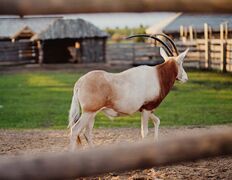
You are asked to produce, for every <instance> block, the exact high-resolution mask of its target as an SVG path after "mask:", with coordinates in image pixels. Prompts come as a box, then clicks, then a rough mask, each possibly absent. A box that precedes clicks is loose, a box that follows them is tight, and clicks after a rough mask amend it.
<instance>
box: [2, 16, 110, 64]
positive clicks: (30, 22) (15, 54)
mask: <svg viewBox="0 0 232 180" xmlns="http://www.w3.org/2000/svg"><path fill="white" fill-rule="evenodd" d="M106 38H107V33H105V32H103V31H101V30H100V29H99V28H97V27H96V26H94V25H93V24H91V23H89V22H86V21H84V20H82V19H63V18H62V17H25V18H22V19H21V18H0V62H3V61H18V62H21V61H22V60H23V57H24V54H25V53H26V56H27V60H30V62H40V63H66V62H78V63H89V62H104V61H105V44H106ZM3 41H4V42H3ZM21 45H22V46H26V47H27V48H23V51H22V49H21ZM5 49H7V51H4V50H5Z"/></svg>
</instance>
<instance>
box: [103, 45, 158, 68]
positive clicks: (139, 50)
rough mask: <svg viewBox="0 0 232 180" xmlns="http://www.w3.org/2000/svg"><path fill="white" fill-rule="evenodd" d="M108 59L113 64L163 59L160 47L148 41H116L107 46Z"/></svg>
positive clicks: (143, 62)
mask: <svg viewBox="0 0 232 180" xmlns="http://www.w3.org/2000/svg"><path fill="white" fill-rule="evenodd" d="M106 59H107V61H108V63H111V64H137V65H139V64H155V63H157V62H160V61H162V59H161V57H160V55H159V48H158V47H154V46H152V45H151V44H148V43H126V44H124V43H114V44H107V46H106Z"/></svg>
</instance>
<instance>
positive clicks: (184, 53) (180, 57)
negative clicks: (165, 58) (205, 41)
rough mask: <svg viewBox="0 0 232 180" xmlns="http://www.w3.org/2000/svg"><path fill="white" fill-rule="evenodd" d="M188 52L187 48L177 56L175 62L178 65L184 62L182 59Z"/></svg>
mask: <svg viewBox="0 0 232 180" xmlns="http://www.w3.org/2000/svg"><path fill="white" fill-rule="evenodd" d="M188 51H189V48H187V49H186V50H185V51H184V52H182V53H181V54H180V55H179V56H177V61H178V62H179V63H180V62H183V61H184V58H185V56H186V54H187V53H188Z"/></svg>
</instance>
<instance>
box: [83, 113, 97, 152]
mask: <svg viewBox="0 0 232 180" xmlns="http://www.w3.org/2000/svg"><path fill="white" fill-rule="evenodd" d="M94 117H95V116H93V117H92V118H91V119H89V123H88V124H87V126H86V129H85V133H84V136H85V139H86V141H87V142H88V144H89V145H90V146H91V147H92V146H93V126H94V121H95V119H94Z"/></svg>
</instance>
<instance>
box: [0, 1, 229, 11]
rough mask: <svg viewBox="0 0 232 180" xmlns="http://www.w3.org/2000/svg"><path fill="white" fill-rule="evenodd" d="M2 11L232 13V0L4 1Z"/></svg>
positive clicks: (0, 9)
mask: <svg viewBox="0 0 232 180" xmlns="http://www.w3.org/2000/svg"><path fill="white" fill-rule="evenodd" d="M0 3H1V7H0V14H7V15H9V14H18V15H33V14H65V13H98V12H153V11H165V12H167V11H172V12H198V13H199V12H205V13H206V12H207V13H231V12H232V1H231V0H220V1H218V0H204V1H202V0H194V1H192V0H165V1H164V0H133V2H132V1H131V0H124V1H114V0H97V1H96V0H56V1H54V0H46V1H39V0H23V1H22V0H10V1H9V0H1V1H0Z"/></svg>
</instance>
